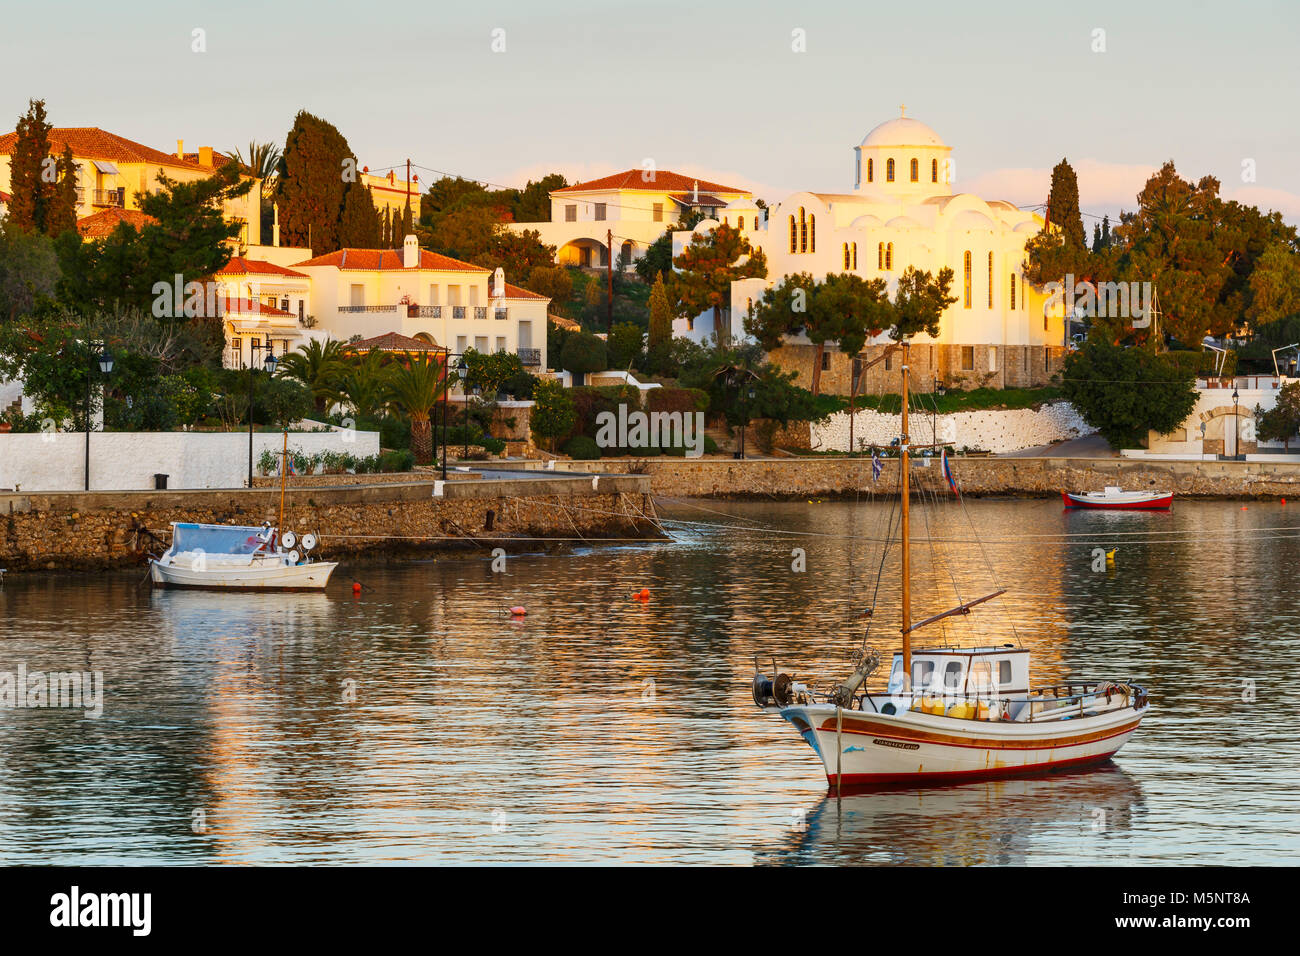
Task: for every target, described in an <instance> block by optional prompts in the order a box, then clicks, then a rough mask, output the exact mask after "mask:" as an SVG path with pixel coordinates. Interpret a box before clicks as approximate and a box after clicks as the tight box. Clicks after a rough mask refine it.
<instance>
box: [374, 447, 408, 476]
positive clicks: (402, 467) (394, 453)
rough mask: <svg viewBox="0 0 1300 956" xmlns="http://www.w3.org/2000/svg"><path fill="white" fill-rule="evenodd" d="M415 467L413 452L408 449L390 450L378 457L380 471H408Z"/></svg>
mask: <svg viewBox="0 0 1300 956" xmlns="http://www.w3.org/2000/svg"><path fill="white" fill-rule="evenodd" d="M414 467H415V452H413V451H411V449H409V448H403V449H400V450H397V449H390V450H388V451H386V452H384V453H383V454H381V455H380V456H379V470H380V471H410V470H411V469H412V468H414Z"/></svg>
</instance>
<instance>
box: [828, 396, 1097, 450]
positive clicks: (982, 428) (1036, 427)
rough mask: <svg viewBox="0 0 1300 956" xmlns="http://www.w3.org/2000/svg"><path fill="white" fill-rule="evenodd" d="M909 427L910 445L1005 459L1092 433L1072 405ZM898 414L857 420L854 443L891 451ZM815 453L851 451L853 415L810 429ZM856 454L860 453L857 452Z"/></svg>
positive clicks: (961, 416)
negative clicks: (949, 446) (946, 446)
mask: <svg viewBox="0 0 1300 956" xmlns="http://www.w3.org/2000/svg"><path fill="white" fill-rule="evenodd" d="M909 424H910V426H911V429H910V430H911V432H912V443H913V444H915V445H928V444H930V442H931V441H932V440H934V439H935V438H937V440H938V441H949V442H952V443H953V444H954V445H955V446H956V448H957V450H958V451H960V450H961V449H962V448H981V449H984V450H985V451H991V452H998V453H1006V452H1009V451H1020V450H1021V449H1022V448H1034V447H1036V446H1038V445H1049V444H1051V443H1052V442H1056V441H1063V440H1065V439H1068V438H1077V437H1079V436H1080V435H1087V434H1090V433H1091V432H1092V429H1091V428H1089V427H1088V425H1087V424H1086V423H1085V422H1084V421H1083V419H1082V417H1080V415H1079V413H1078V412H1077V411H1075V409H1074V406H1073V405H1071V404H1070V403H1069V402H1052V403H1051V404H1050V405H1044V406H1043V407H1042V408H1039V409H1036V410H1035V409H1031V408H1012V409H997V410H987V411H977V412H954V413H952V414H948V415H940V416H938V419H937V421H936V420H934V419H932V418H931V416H929V415H926V414H924V413H916V412H914V413H913V414H912V415H911V416H910V421H909ZM898 428H899V418H898V414H897V413H894V414H892V415H884V414H881V413H880V412H877V411H875V410H872V409H868V410H866V411H860V412H858V413H857V414H856V415H855V416H854V425H853V442H854V445H855V446H856V445H857V444H858V443H859V442H861V441H864V440H865V441H866V442H867V443H868V444H877V445H888V444H889V443H890V442H891V441H893V440H894V439H895V438H897V437H898ZM812 447H813V450H815V451H816V450H834V451H845V450H847V449H848V447H849V415H848V413H847V412H838V413H836V414H835V415H832V416H831V417H830V418H829V419H827V420H826V421H825V422H821V423H816V424H814V425H813V426H812ZM854 450H855V451H856V450H857V449H856V448H855V449H854Z"/></svg>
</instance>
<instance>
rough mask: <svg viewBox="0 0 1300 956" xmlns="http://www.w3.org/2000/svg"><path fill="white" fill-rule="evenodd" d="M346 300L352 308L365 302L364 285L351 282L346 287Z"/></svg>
mask: <svg viewBox="0 0 1300 956" xmlns="http://www.w3.org/2000/svg"><path fill="white" fill-rule="evenodd" d="M348 296H349V298H348V302H349V304H350V305H351V306H352V307H353V308H359V307H360V306H363V305H365V304H366V287H365V286H364V285H360V284H353V285H352V286H350V287H349V289H348Z"/></svg>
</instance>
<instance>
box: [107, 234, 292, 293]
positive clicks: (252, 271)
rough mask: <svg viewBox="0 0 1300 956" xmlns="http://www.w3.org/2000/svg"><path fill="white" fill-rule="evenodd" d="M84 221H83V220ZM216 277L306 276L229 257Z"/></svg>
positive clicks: (264, 263) (260, 261)
mask: <svg viewBox="0 0 1300 956" xmlns="http://www.w3.org/2000/svg"><path fill="white" fill-rule="evenodd" d="M83 221H84V220H83ZM217 275H219V276H220V275H227V276H247V275H272V276H291V277H293V278H295V279H306V278H307V275H306V274H305V273H302V272H294V271H293V270H292V269H286V268H285V267H284V266H278V265H276V264H275V263H274V262H267V261H266V260H265V259H248V258H245V257H244V256H231V257H230V261H229V262H227V263H226V264H225V265H224V266H222V267H221V268H220V269H218V270H217Z"/></svg>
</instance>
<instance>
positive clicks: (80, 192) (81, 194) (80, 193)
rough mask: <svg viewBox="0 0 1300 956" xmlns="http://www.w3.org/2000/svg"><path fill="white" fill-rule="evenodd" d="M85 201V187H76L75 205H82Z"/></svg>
mask: <svg viewBox="0 0 1300 956" xmlns="http://www.w3.org/2000/svg"><path fill="white" fill-rule="evenodd" d="M85 201H86V187H85V186H78V187H77V204H78V205H80V204H81V203H83V202H85Z"/></svg>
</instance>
